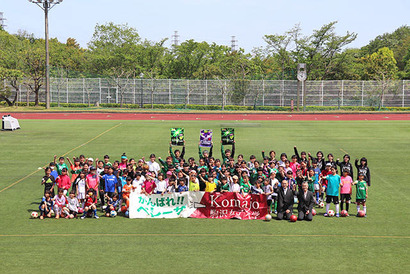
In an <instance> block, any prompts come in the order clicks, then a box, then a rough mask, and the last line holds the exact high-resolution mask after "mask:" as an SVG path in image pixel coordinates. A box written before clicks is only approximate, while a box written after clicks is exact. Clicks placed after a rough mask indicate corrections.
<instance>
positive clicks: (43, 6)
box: [28, 0, 63, 109]
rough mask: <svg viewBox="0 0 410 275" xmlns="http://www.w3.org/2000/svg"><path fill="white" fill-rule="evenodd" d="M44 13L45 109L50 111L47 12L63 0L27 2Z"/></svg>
mask: <svg viewBox="0 0 410 275" xmlns="http://www.w3.org/2000/svg"><path fill="white" fill-rule="evenodd" d="M28 1H29V2H30V3H34V4H36V5H37V6H39V7H40V8H41V9H42V10H43V11H44V19H45V20H44V25H45V51H46V109H50V53H49V50H48V12H49V11H50V10H51V9H52V8H53V7H54V6H55V5H57V4H60V3H62V2H63V0H28Z"/></svg>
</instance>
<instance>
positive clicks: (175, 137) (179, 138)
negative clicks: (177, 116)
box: [171, 128, 184, 146]
mask: <svg viewBox="0 0 410 275" xmlns="http://www.w3.org/2000/svg"><path fill="white" fill-rule="evenodd" d="M171 144H172V145H181V146H182V145H184V128H171Z"/></svg>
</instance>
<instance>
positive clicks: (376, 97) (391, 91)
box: [5, 78, 410, 107]
mask: <svg viewBox="0 0 410 275" xmlns="http://www.w3.org/2000/svg"><path fill="white" fill-rule="evenodd" d="M50 83H51V84H50V91H51V94H50V98H51V102H53V103H84V104H90V105H95V104H96V103H97V102H98V103H100V104H101V103H118V104H120V103H121V102H122V103H124V104H141V100H142V102H143V104H186V105H188V104H196V105H219V106H226V105H239V106H290V105H291V100H293V101H294V105H295V106H296V104H297V94H298V90H299V95H300V96H299V102H300V106H303V104H305V106H340V107H343V106H370V107H374V106H381V107H410V80H395V81H357V80H325V81H306V82H305V86H304V87H303V89H302V87H301V85H300V84H299V82H298V81H296V80H187V79H106V78H52V79H51V82H50ZM5 84H6V85H7V83H6V82H5ZM19 88H20V89H19V91H18V99H17V101H19V102H26V101H27V100H29V101H30V102H32V101H33V100H34V94H33V93H28V91H29V90H28V88H27V86H25V85H24V84H21V85H20V86H19ZM304 93H305V94H306V98H305V102H303V94H304ZM40 101H41V102H44V101H45V93H44V87H42V90H41V92H40Z"/></svg>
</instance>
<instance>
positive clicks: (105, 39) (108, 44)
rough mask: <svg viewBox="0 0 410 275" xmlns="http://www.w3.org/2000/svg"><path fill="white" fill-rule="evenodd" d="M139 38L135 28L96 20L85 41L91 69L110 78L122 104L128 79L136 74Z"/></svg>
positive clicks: (139, 51)
mask: <svg viewBox="0 0 410 275" xmlns="http://www.w3.org/2000/svg"><path fill="white" fill-rule="evenodd" d="M139 42H140V36H139V34H138V32H137V30H136V29H135V28H132V27H129V26H128V25H127V24H124V25H117V24H114V23H112V22H110V23H107V24H104V25H99V24H97V25H96V27H95V31H94V34H93V37H92V39H91V41H90V42H89V43H88V47H89V53H88V58H89V65H90V71H92V72H94V73H96V74H100V75H102V76H106V77H108V78H109V79H110V81H111V82H112V83H113V84H114V85H115V86H116V88H117V89H118V91H119V93H120V104H121V107H122V106H123V103H124V93H125V90H126V88H127V86H128V85H129V79H130V78H131V77H135V74H136V73H137V68H138V67H139V65H138V56H139V55H140V54H141V47H139V46H138V43H139Z"/></svg>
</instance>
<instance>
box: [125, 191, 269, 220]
mask: <svg viewBox="0 0 410 275" xmlns="http://www.w3.org/2000/svg"><path fill="white" fill-rule="evenodd" d="M267 213H268V206H267V202H266V196H265V195H246V196H242V195H241V194H238V193H232V192H228V193H216V192H215V193H209V192H184V193H171V194H164V195H150V196H146V195H143V194H136V193H133V192H131V195H130V204H129V217H130V218H131V219H133V218H179V217H182V218H188V217H190V218H210V219H243V220H251V219H263V218H264V217H265V215H266V214H267Z"/></svg>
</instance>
